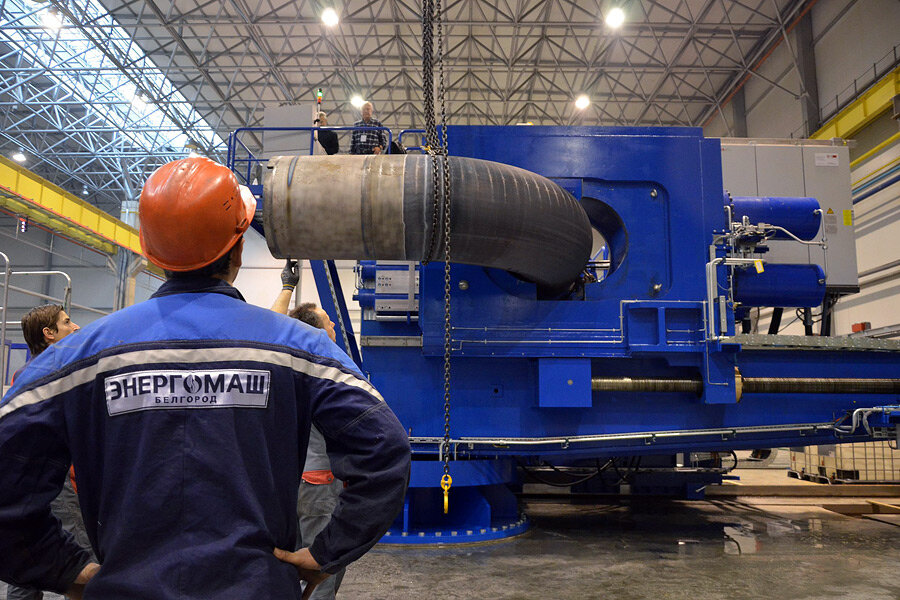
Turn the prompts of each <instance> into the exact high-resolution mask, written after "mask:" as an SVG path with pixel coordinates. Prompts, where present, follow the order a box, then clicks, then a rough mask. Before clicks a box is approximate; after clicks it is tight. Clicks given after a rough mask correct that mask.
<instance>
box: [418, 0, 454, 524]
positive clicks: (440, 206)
mask: <svg viewBox="0 0 900 600" xmlns="http://www.w3.org/2000/svg"><path fill="white" fill-rule="evenodd" d="M441 3H442V0H423V4H422V28H423V31H422V48H423V68H422V72H423V95H424V99H425V137H426V143H427V148H426V149H427V152H428V153H429V155H431V180H432V188H433V191H434V196H433V202H432V212H431V234H430V236H429V242H428V244H427V246H426V255H425V257H424V260H423V261H422V262H423V263H427V261H428V260H430V259H431V258H432V257H433V256H434V255H435V254H436V248H435V245H436V244H437V231H438V215H439V213H442V214H443V223H442V225H443V243H444V439H443V442H442V444H441V450H440V453H441V460H442V461H443V463H444V464H443V477H441V489H443V490H444V513H447V512H448V509H449V491H450V486H451V484H452V483H453V480H452V478H451V477H450V333H451V327H450V282H451V279H450V256H451V254H450V225H451V220H450V191H451V190H450V164H449V160H448V152H447V108H446V89H445V85H444V20H445V14H444V10H443V7H442V4H441ZM435 20H436V21H437V66H438V78H439V82H438V101H439V102H440V106H441V135H440V137H438V133H437V124H436V123H435V113H434V38H433V37H432V34H433V29H434V22H435ZM439 160H440V169H439V168H438V161H439ZM439 182H440V183H439Z"/></svg>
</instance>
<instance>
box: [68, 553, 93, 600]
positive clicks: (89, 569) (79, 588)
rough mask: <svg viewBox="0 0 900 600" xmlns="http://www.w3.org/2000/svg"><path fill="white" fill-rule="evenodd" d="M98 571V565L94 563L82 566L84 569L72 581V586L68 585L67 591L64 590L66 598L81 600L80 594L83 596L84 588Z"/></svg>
mask: <svg viewBox="0 0 900 600" xmlns="http://www.w3.org/2000/svg"><path fill="white" fill-rule="evenodd" d="M99 570H100V565H98V564H97V563H95V562H92V563H88V564H86V565H84V568H83V569H81V572H80V573H78V577H76V578H75V581H73V582H72V584H71V585H69V589H67V590H66V598H69V599H70V600H81V597H82V594H84V586H86V585H87V584H88V582H89V581H90V580H91V579H93V578H94V575H96V574H97V571H99Z"/></svg>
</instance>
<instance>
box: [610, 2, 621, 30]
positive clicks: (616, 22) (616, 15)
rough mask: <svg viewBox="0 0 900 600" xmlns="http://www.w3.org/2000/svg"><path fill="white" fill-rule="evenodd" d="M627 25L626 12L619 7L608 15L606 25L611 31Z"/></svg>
mask: <svg viewBox="0 0 900 600" xmlns="http://www.w3.org/2000/svg"><path fill="white" fill-rule="evenodd" d="M623 23H625V11H624V10H622V9H621V8H619V7H618V6H617V7H615V8H613V9H612V10H610V11H609V12H608V13H606V24H607V25H608V26H609V27H610V29H618V28H619V27H621V26H622V24H623Z"/></svg>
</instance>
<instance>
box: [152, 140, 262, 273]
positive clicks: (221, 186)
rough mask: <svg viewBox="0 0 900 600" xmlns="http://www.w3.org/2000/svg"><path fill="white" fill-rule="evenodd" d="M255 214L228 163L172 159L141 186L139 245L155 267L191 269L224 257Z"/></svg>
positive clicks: (250, 198)
mask: <svg viewBox="0 0 900 600" xmlns="http://www.w3.org/2000/svg"><path fill="white" fill-rule="evenodd" d="M255 212H256V199H255V198H254V197H253V195H252V194H251V193H250V190H249V189H247V188H246V187H243V186H239V185H238V182H237V178H236V177H235V176H234V173H232V172H231V170H230V169H229V168H228V167H225V166H224V165H220V164H219V163H217V162H215V161H212V160H210V159H208V158H205V157H195V158H183V159H181V160H176V161H172V162H170V163H167V164H165V165H163V166H161V167H160V168H158V169H157V170H156V171H154V172H153V174H152V175H150V177H149V178H148V179H147V183H145V184H144V189H143V190H141V201H140V203H139V205H138V214H139V215H140V221H141V247H142V248H143V249H144V254H146V255H147V258H148V259H149V260H150V262H152V263H153V264H154V265H157V266H159V267H162V268H163V269H166V270H168V271H193V270H194V269H199V268H201V267H205V266H206V265H208V264H211V263H213V262H215V261H217V260H218V259H220V258H221V257H222V256H224V255H225V253H226V252H228V251H229V250H230V249H231V247H232V246H233V245H234V243H235V242H236V241H237V240H238V238H240V237H241V235H243V233H244V232H245V231H247V227H249V226H250V221H252V220H253V215H254V213H255Z"/></svg>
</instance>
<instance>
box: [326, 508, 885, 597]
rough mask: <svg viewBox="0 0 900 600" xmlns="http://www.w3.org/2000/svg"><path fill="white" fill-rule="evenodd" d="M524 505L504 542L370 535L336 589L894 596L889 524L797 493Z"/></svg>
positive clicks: (349, 592)
mask: <svg viewBox="0 0 900 600" xmlns="http://www.w3.org/2000/svg"><path fill="white" fill-rule="evenodd" d="M760 500H761V499H760ZM882 501H886V500H884V499H882ZM524 508H525V510H526V512H527V513H528V515H529V517H530V519H531V521H532V527H531V530H530V531H529V532H528V533H526V534H525V535H523V536H520V537H519V538H516V539H514V540H510V541H507V542H502V543H495V544H492V545H487V546H468V547H450V546H446V547H442V548H421V547H411V548H402V547H386V546H376V547H375V548H374V549H373V550H372V551H370V552H369V553H368V554H367V555H366V556H364V557H363V558H362V559H360V560H359V561H358V562H357V563H355V564H354V565H351V567H350V568H349V569H348V570H347V575H346V576H345V578H344V583H343V585H342V586H341V591H340V594H339V596H338V597H344V598H367V599H373V600H374V599H385V600H388V599H390V600H404V599H409V600H424V599H432V598H434V599H440V600H457V599H470V598H471V599H482V598H490V599H509V600H513V599H519V598H522V599H525V598H554V599H560V600H561V599H573V600H574V599H578V600H587V599H594V598H596V599H603V600H681V599H683V600H706V599H717V600H718V599H728V600H762V599H779V600H825V599H828V600H832V599H833V600H838V599H840V600H857V599H858V600H898V599H900V577H898V574H897V565H898V564H900V527H898V526H896V525H891V524H887V523H882V522H877V521H872V520H868V519H861V518H850V517H844V516H841V515H839V514H837V513H834V512H831V511H828V510H825V509H822V508H820V507H818V506H816V505H815V502H810V501H808V500H806V499H777V500H769V499H767V501H766V502H757V501H756V500H749V501H748V500H745V499H742V498H737V499H729V500H714V501H709V500H707V501H694V502H684V501H654V502H630V503H615V504H587V505H572V504H563V503H553V502H545V501H541V502H528V503H526V504H525V506H524Z"/></svg>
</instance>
